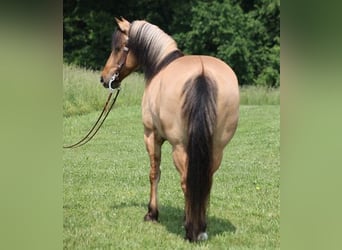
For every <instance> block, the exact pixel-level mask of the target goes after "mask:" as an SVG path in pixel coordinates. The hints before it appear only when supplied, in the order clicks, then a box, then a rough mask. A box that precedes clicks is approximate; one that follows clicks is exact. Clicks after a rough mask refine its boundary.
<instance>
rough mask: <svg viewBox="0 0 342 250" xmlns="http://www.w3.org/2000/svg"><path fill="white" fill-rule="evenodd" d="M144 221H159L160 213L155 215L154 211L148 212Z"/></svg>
mask: <svg viewBox="0 0 342 250" xmlns="http://www.w3.org/2000/svg"><path fill="white" fill-rule="evenodd" d="M144 221H152V222H158V214H157V215H153V214H152V213H150V212H148V213H147V214H146V215H145V216H144Z"/></svg>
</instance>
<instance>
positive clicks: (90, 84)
mask: <svg viewBox="0 0 342 250" xmlns="http://www.w3.org/2000/svg"><path fill="white" fill-rule="evenodd" d="M99 79H100V72H97V71H91V70H85V69H83V68H79V67H76V66H73V65H64V66H63V87H64V96H63V115H64V116H72V115H84V114H87V113H89V112H92V111H97V110H101V109H102V107H103V105H104V100H105V99H106V97H107V91H104V89H103V88H101V87H99V85H100V82H99ZM121 88H122V90H123V91H122V92H121V93H120V98H119V99H118V102H117V104H116V107H121V106H131V105H140V102H141V97H142V94H143V92H144V77H143V75H141V74H138V73H134V74H131V75H130V76H128V77H127V79H126V80H124V81H123V83H122V85H121ZM240 104H241V105H279V104H280V90H279V89H275V88H266V87H262V86H244V87H242V88H241V89H240Z"/></svg>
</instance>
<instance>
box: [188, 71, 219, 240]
mask: <svg viewBox="0 0 342 250" xmlns="http://www.w3.org/2000/svg"><path fill="white" fill-rule="evenodd" d="M183 93H184V94H185V101H184V104H183V116H184V118H185V119H186V121H187V124H188V144H187V154H188V172H187V179H186V206H185V208H186V211H185V213H186V225H185V226H186V237H187V238H188V239H189V240H191V241H193V240H195V241H196V240H197V239H196V237H197V236H198V234H199V233H200V232H205V229H206V208H207V203H208V199H209V194H210V189H211V185H212V175H211V170H210V167H211V166H212V160H213V159H212V155H213V152H212V151H213V129H214V127H215V124H216V98H217V88H216V83H215V81H213V80H212V79H210V78H209V77H207V76H205V75H204V74H201V75H199V76H197V77H196V78H194V79H191V80H189V81H188V82H187V83H186V85H185V87H184V92H183Z"/></svg>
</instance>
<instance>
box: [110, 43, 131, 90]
mask: <svg viewBox="0 0 342 250" xmlns="http://www.w3.org/2000/svg"><path fill="white" fill-rule="evenodd" d="M128 52H129V48H128V47H127V46H125V47H124V48H123V54H122V56H121V58H120V61H119V63H118V67H117V68H116V70H115V71H114V74H113V76H112V78H111V79H110V80H109V82H108V88H109V91H110V92H113V91H114V89H116V88H112V83H113V82H115V81H116V80H118V79H119V75H120V71H121V69H122V67H123V66H124V65H125V63H126V60H127V55H128ZM119 86H120V84H119Z"/></svg>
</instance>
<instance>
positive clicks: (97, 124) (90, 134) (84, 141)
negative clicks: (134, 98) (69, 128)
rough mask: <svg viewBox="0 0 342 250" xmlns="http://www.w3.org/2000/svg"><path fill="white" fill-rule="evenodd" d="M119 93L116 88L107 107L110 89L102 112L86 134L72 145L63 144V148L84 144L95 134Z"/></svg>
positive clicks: (110, 95) (110, 94)
mask: <svg viewBox="0 0 342 250" xmlns="http://www.w3.org/2000/svg"><path fill="white" fill-rule="evenodd" d="M119 93H120V88H118V89H117V90H116V94H115V97H114V99H113V101H112V103H111V105H110V106H109V108H108V103H109V102H110V99H111V97H112V94H113V92H112V91H111V92H110V93H109V95H108V98H107V101H106V103H105V105H104V107H103V109H102V112H101V114H100V116H99V118H98V119H97V121H96V122H95V124H94V126H93V127H92V128H91V129H90V131H89V132H88V134H86V135H85V136H84V137H83V138H82V139H81V140H80V141H78V142H76V143H74V144H72V145H69V146H63V148H77V147H80V146H82V145H84V144H86V143H87V142H89V141H90V140H91V139H92V138H93V137H94V136H95V135H96V133H97V131H99V129H100V128H101V126H102V124H103V123H104V121H105V120H106V118H107V116H108V114H109V112H110V111H111V110H112V108H113V106H114V104H115V102H116V99H117V97H118V95H119ZM101 119H102V121H101V122H100V120H101ZM99 122H100V123H99Z"/></svg>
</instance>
